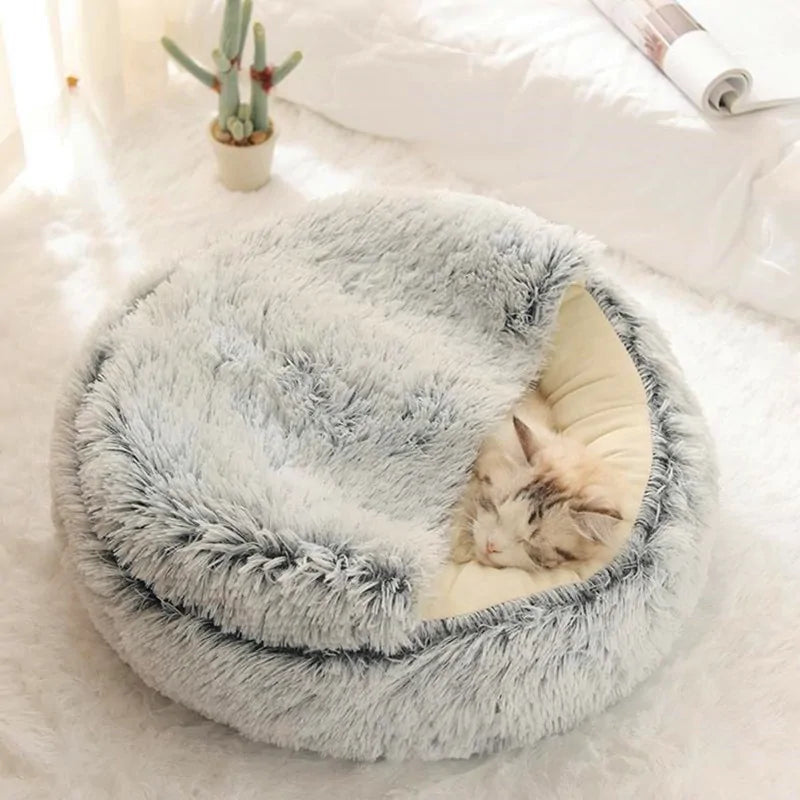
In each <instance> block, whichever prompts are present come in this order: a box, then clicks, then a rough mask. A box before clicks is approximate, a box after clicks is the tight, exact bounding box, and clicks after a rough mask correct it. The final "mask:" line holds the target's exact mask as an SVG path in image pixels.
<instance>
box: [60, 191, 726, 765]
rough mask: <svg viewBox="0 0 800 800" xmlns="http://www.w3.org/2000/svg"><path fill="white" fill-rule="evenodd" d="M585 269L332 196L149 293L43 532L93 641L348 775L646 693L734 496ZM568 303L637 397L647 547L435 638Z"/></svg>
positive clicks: (506, 239)
mask: <svg viewBox="0 0 800 800" xmlns="http://www.w3.org/2000/svg"><path fill="white" fill-rule="evenodd" d="M593 254H594V246H593V244H592V243H591V242H590V241H588V240H586V239H584V238H583V237H581V236H580V235H577V234H575V233H574V232H572V231H570V230H568V229H565V228H562V227H558V226H554V225H551V224H548V223H545V222H543V221H542V220H540V219H538V218H537V217H535V216H534V215H532V214H530V213H528V212H524V211H521V210H518V209H514V208H511V207H509V206H505V205H502V204H500V203H496V202H493V201H488V200H482V199H478V198H470V197H466V196H459V195H451V194H441V193H439V194H414V195H391V196H388V197H377V196H374V195H373V196H343V197H341V198H335V199H333V200H329V201H324V202H323V203H320V204H318V205H315V206H313V207H311V209H310V210H309V211H307V212H306V213H304V214H303V215H301V216H299V217H295V218H291V219H286V220H284V221H282V222H280V223H278V224H276V225H273V226H271V227H270V228H269V229H267V230H263V231H257V232H254V233H252V234H250V235H249V236H246V237H245V238H244V240H241V239H239V240H237V241H223V242H220V243H219V244H218V245H217V246H216V247H214V248H212V249H211V250H210V251H208V252H206V253H203V254H202V255H200V256H197V257H194V258H192V259H184V260H182V261H181V262H180V263H177V264H173V265H170V266H169V267H168V268H167V269H166V270H164V271H163V272H162V273H161V274H159V275H158V276H157V277H154V278H152V279H151V280H150V281H149V282H148V283H146V284H145V285H141V286H138V287H136V288H135V290H134V291H133V292H132V294H131V298H130V300H129V302H127V303H126V304H125V305H124V306H123V307H121V308H119V309H116V310H115V311H113V312H111V313H110V314H109V315H108V316H107V317H106V319H105V320H104V321H103V322H102V323H101V324H100V325H99V326H98V328H97V330H96V332H95V334H94V335H93V336H92V337H91V340H90V342H89V344H88V346H87V350H86V353H85V355H84V357H83V359H82V360H81V363H80V366H79V367H78V369H77V370H76V372H75V374H74V376H73V378H72V380H71V382H70V385H69V387H68V389H67V391H66V392H65V394H64V398H63V402H62V403H61V406H60V408H59V410H58V413H57V420H56V427H55V435H54V444H53V493H54V516H55V518H56V521H57V524H58V525H59V527H60V528H61V529H62V530H63V531H64V533H65V534H66V537H67V541H68V545H69V552H70V554H71V558H72V561H73V563H74V565H75V567H76V571H77V576H78V579H79V583H80V585H81V590H82V594H83V597H84V600H85V603H86V605H87V607H88V608H89V611H90V613H91V615H92V618H93V620H94V622H95V624H96V625H97V627H98V628H99V629H100V631H101V632H102V633H103V635H104V636H105V637H106V638H107V639H108V641H109V642H110V643H111V645H112V646H113V647H114V648H115V649H116V650H117V652H119V654H120V655H121V656H122V658H124V659H125V660H126V661H127V662H128V663H130V664H131V666H132V667H133V668H134V669H135V670H136V671H137V672H138V673H139V674H140V675H141V676H142V677H143V678H144V680H146V681H147V682H148V683H149V684H150V685H152V686H154V687H155V688H157V689H159V690H160V691H161V692H163V693H164V694H166V695H168V696H169V697H172V698H174V699H176V700H179V701H180V702H182V703H184V704H186V705H188V706H190V707H192V708H194V709H196V710H198V711H200V712H201V713H203V714H205V715H207V716H209V717H211V718H213V719H215V720H218V721H221V722H225V723H228V724H231V725H233V726H234V727H236V728H237V729H239V730H240V731H242V732H243V733H244V734H246V735H248V736H250V737H253V738H256V739H260V740H265V741H269V742H273V743H275V744H278V745H283V746H288V747H293V748H308V749H312V750H316V751H319V752H322V753H325V754H329V755H333V756H340V757H346V758H354V759H376V758H380V757H384V756H385V757H392V758H403V757H422V758H442V757H467V756H470V755H473V754H476V753H484V752H492V751H496V750H498V749H501V748H504V747H511V746H517V745H521V744H526V743H530V742H533V741H535V740H536V739H538V738H540V737H542V736H545V735H548V734H551V733H556V732H559V731H562V730H565V729H567V728H568V727H570V726H572V725H574V724H575V723H576V722H578V721H579V720H580V719H581V718H583V717H585V716H586V715H588V714H590V713H593V712H596V711H598V710H600V709H602V708H603V707H605V706H607V705H608V704H609V703H611V702H613V701H614V700H615V699H616V698H618V697H621V696H622V695H624V694H625V693H627V692H629V691H630V690H631V688H632V687H633V686H634V685H635V684H636V683H637V682H638V681H640V680H642V678H644V677H645V676H646V675H647V674H648V673H649V672H650V671H651V670H652V669H653V668H654V667H655V665H656V664H657V663H658V661H659V660H660V658H661V657H662V656H663V655H664V653H665V652H666V651H667V649H668V647H669V645H670V643H671V642H672V640H673V639H674V637H675V635H676V633H677V630H678V627H679V624H680V622H681V620H682V619H683V618H685V616H686V615H687V614H688V613H689V612H690V611H691V609H692V608H693V606H694V604H695V601H696V599H697V595H698V592H699V588H700V586H701V585H702V577H703V575H704V572H705V566H706V561H707V550H708V541H709V537H708V525H709V522H710V518H711V515H712V512H713V509H714V505H715V474H714V468H713V460H712V457H711V448H710V443H709V440H708V436H707V433H706V429H705V426H704V424H703V421H702V419H701V417H700V415H699V413H698V411H697V408H696V406H695V403H694V401H693V399H692V397H691V396H690V394H689V393H688V391H687V390H686V388H685V387H684V385H683V383H682V380H681V377H680V374H679V373H678V371H677V369H676V367H675V366H674V364H673V360H672V358H671V355H670V353H669V350H668V348H667V347H666V345H665V343H664V342H663V340H662V338H661V336H660V335H659V333H658V332H657V331H656V330H654V328H653V326H652V325H650V324H649V323H647V322H645V321H644V320H643V319H642V318H641V316H640V315H639V314H638V312H637V311H636V310H634V309H632V308H631V307H630V305H629V304H628V303H627V302H626V301H624V300H623V299H621V298H620V297H619V296H618V295H617V294H616V292H615V291H614V290H613V289H611V288H610V287H609V286H608V284H607V281H606V280H605V279H604V278H603V277H601V276H599V275H598V274H596V273H595V272H594V270H593V268H592V266H591V261H592V258H593ZM576 280H584V281H585V282H586V284H587V288H588V289H589V291H590V292H591V293H592V295H593V296H594V297H595V299H596V300H597V302H598V304H599V305H600V307H601V308H602V309H603V311H604V312H605V314H606V316H607V317H608V319H609V320H610V322H611V324H612V325H613V326H614V328H615V330H616V332H617V334H618V335H619V336H620V339H621V340H622V341H623V343H624V344H625V346H626V348H627V349H628V352H629V353H630V355H631V357H632V358H633V360H634V362H635V364H636V366H637V368H638V370H639V373H640V376H641V378H642V381H643V383H644V386H645V389H646V392H647V396H648V402H649V407H650V412H651V419H652V434H653V448H654V457H653V468H652V474H651V477H650V481H649V484H648V488H647V491H646V495H645V500H644V503H643V506H642V510H641V513H640V516H639V519H638V521H637V524H636V526H635V528H634V531H633V535H632V537H631V541H630V544H629V546H628V548H627V549H626V551H625V552H624V553H623V554H621V556H620V557H619V558H618V559H617V560H616V561H615V562H614V563H613V564H612V565H611V566H610V567H608V568H607V569H606V570H604V571H602V572H601V573H599V574H598V575H596V576H595V577H594V578H593V579H592V580H591V581H589V582H588V583H585V584H582V585H579V586H575V587H565V588H563V589H559V590H556V591H553V592H549V593H546V594H543V595H539V596H535V597H531V598H526V599H522V600H518V601H514V602H510V603H505V604H503V605H500V606H496V607H494V608H491V609H488V610H486V611H482V612H478V613H475V614H470V615H466V616H463V617H459V618H455V619H448V620H442V621H429V622H421V621H420V620H419V617H418V611H417V608H418V603H419V600H420V597H421V596H422V595H423V594H424V592H425V589H426V588H427V585H428V582H429V580H430V578H431V577H432V575H433V574H434V573H435V571H436V570H437V569H438V568H439V566H440V565H441V563H442V561H443V560H444V558H445V557H446V550H447V536H446V531H447V521H448V517H449V514H450V511H451V508H452V506H453V503H454V501H455V500H456V498H457V497H458V496H459V494H460V492H461V491H462V489H463V486H464V484H465V482H466V480H467V477H468V471H469V466H470V463H471V460H472V458H473V456H474V453H475V452H476V450H477V448H478V445H479V443H480V441H481V440H482V438H483V437H484V435H485V433H486V431H487V430H488V429H489V428H490V427H491V426H492V424H493V423H494V422H495V421H496V420H497V419H498V418H499V416H500V415H502V414H503V413H504V412H505V410H506V409H507V408H508V407H509V406H510V405H511V403H512V402H513V400H514V399H515V398H516V397H517V396H518V395H519V394H520V393H521V392H522V390H523V389H524V387H525V386H526V385H527V384H528V383H529V382H531V381H533V380H535V379H536V377H537V374H538V371H539V369H540V368H541V365H542V362H543V360H544V358H545V357H546V354H547V344H548V342H549V340H550V337H551V334H552V328H553V324H554V321H555V317H556V313H557V310H558V305H559V301H560V298H561V296H562V294H563V291H564V290H565V288H566V287H567V286H568V285H569V284H570V283H572V282H574V281H576Z"/></svg>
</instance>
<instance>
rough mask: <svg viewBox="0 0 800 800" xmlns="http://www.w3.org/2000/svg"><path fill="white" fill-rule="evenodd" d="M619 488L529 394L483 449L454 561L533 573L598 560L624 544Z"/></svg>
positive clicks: (458, 523) (459, 522)
mask: <svg viewBox="0 0 800 800" xmlns="http://www.w3.org/2000/svg"><path fill="white" fill-rule="evenodd" d="M618 493H619V480H618V478H617V477H616V475H614V474H613V472H612V471H611V470H610V469H609V467H608V466H607V465H606V464H605V463H603V462H602V461H601V460H600V459H599V458H597V457H595V456H593V455H592V454H591V453H590V452H589V451H588V450H587V449H586V448H585V447H584V446H583V445H582V444H580V443H579V442H577V441H575V440H574V439H570V438H569V437H568V436H566V435H564V434H562V433H557V432H556V431H555V430H554V429H553V426H552V420H551V418H550V410H549V408H548V407H547V405H546V404H545V403H544V401H543V400H541V399H540V398H539V397H538V396H537V395H536V394H534V393H529V394H528V395H526V397H525V398H524V399H523V401H522V402H521V403H519V404H518V405H517V407H516V408H515V409H514V414H513V416H510V417H509V418H507V419H506V420H504V421H503V423H502V424H501V425H500V426H499V428H498V430H496V431H495V432H494V433H493V434H491V435H490V436H489V437H488V439H487V440H486V442H485V443H484V445H483V447H482V448H481V451H480V453H479V455H478V458H477V459H476V462H475V466H474V470H473V476H472V478H471V480H470V484H469V486H468V488H467V491H466V493H465V496H464V499H463V501H462V504H461V506H460V508H459V509H458V511H457V514H456V518H455V520H454V525H455V536H454V545H453V560H454V561H455V562H457V563H463V562H466V561H470V560H476V561H479V562H480V563H481V564H486V565H489V566H493V567H520V568H521V569H525V570H528V571H531V572H536V571H538V570H542V569H553V568H555V567H562V566H563V567H566V568H568V569H576V568H578V567H579V566H581V565H586V564H587V563H589V562H594V563H596V564H597V566H598V567H599V566H600V565H601V564H604V563H607V562H608V561H610V560H611V558H612V557H613V556H614V554H615V553H616V551H617V550H618V549H619V547H620V545H621V544H622V542H621V541H619V536H615V529H616V523H617V522H618V521H619V520H620V519H621V518H622V515H621V512H620V508H619V503H618V501H617V496H618Z"/></svg>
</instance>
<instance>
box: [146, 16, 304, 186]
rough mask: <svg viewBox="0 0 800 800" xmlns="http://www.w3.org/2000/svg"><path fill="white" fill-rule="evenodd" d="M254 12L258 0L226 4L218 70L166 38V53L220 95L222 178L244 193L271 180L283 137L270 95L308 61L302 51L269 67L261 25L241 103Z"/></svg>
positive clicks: (216, 128)
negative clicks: (244, 61) (271, 111)
mask: <svg viewBox="0 0 800 800" xmlns="http://www.w3.org/2000/svg"><path fill="white" fill-rule="evenodd" d="M252 12H253V3H252V0H244V2H242V0H225V10H224V13H223V17H222V33H221V34H220V43H219V47H218V48H217V49H216V50H214V52H213V53H212V54H211V57H212V59H213V61H214V66H215V69H214V71H211V70H208V69H206V68H205V67H203V66H201V65H200V64H198V63H197V62H196V61H195V60H194V59H193V58H191V57H190V56H188V55H187V54H186V53H184V52H183V50H181V49H180V47H178V45H177V44H175V42H173V41H172V39H170V38H168V37H167V36H164V37H163V38H162V39H161V44H162V45H163V46H164V49H165V50H166V51H167V53H169V54H170V55H171V56H172V57H173V58H174V59H175V61H177V62H178V64H180V65H181V66H182V67H183V68H184V69H185V70H186V71H187V72H189V73H190V74H191V75H193V76H194V77H195V78H197V79H198V80H199V81H200V82H201V83H203V84H205V85H206V86H208V87H209V88H210V89H213V90H214V91H215V92H217V94H218V95H219V102H218V105H217V116H216V117H215V118H214V119H213V120H212V122H211V125H210V127H209V133H210V136H211V143H212V145H213V148H214V152H215V153H216V156H217V164H218V167H219V175H220V179H221V180H222V182H223V184H225V186H227V187H228V188H229V189H234V190H238V191H251V190H253V189H258V188H259V187H261V186H263V185H264V184H265V183H266V182H267V181H268V180H269V175H270V169H271V167H272V155H273V152H274V151H275V139H276V137H277V131H276V130H275V125H274V123H273V121H272V120H271V119H270V117H269V108H268V102H267V101H268V95H269V91H270V89H271V88H272V87H273V86H275V85H276V84H278V83H280V82H281V81H282V80H283V79H284V78H285V77H286V76H287V75H288V74H289V73H290V72H291V71H292V70H293V69H294V68H295V67H296V66H297V65H298V64H299V63H300V60H301V59H302V57H303V55H302V53H301V52H300V51H299V50H296V51H295V52H294V53H292V54H291V55H290V56H289V57H288V58H287V59H286V60H285V61H284V62H283V63H282V64H279V65H278V66H267V48H266V41H265V39H264V26H263V25H262V24H261V23H260V22H256V23H255V24H254V25H253V38H254V40H255V55H254V59H253V64H252V65H251V67H250V102H249V103H242V102H240V99H239V69H240V68H241V61H242V50H243V49H244V43H245V39H246V38H247V29H248V26H249V24H250V15H251V14H252Z"/></svg>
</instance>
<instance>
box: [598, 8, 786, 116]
mask: <svg viewBox="0 0 800 800" xmlns="http://www.w3.org/2000/svg"><path fill="white" fill-rule="evenodd" d="M592 2H593V3H594V4H595V5H596V6H597V7H598V8H599V9H600V11H602V12H603V13H604V14H605V15H606V16H607V17H608V18H609V19H610V20H611V21H612V22H613V23H614V24H615V25H616V26H617V28H619V29H620V31H622V33H624V34H625V35H626V36H627V37H628V39H630V40H631V42H633V44H634V45H635V46H636V47H637V48H638V49H639V50H640V51H641V52H642V53H643V54H644V55H646V56H647V57H648V58H649V59H650V60H651V61H652V62H653V63H654V64H655V65H656V66H657V67H658V68H659V69H660V70H661V71H662V72H663V73H664V74H665V75H666V76H667V77H668V78H669V79H670V80H671V81H672V82H673V83H674V84H675V85H676V86H677V87H678V88H679V89H680V90H681V91H682V92H683V93H684V94H685V95H686V96H687V97H688V98H689V99H690V100H691V101H692V102H693V103H694V104H695V105H696V106H697V107H698V108H699V109H700V110H702V111H704V112H706V113H709V114H714V115H717V116H729V115H732V114H746V113H748V112H750V111H756V110H758V109H761V108H769V107H771V106H779V105H784V104H787V103H794V102H798V101H800V86H798V84H797V76H796V75H793V74H791V75H788V74H783V73H782V70H781V68H780V64H779V63H778V62H776V63H774V64H770V63H766V64H763V65H762V66H761V67H760V68H759V70H758V71H757V72H756V73H755V75H754V74H753V72H752V71H751V70H750V69H748V68H747V67H745V66H744V63H743V59H742V58H741V57H740V56H734V55H732V54H731V53H730V52H728V51H727V50H726V49H725V47H724V46H723V45H722V44H721V43H720V42H718V41H717V40H716V39H715V38H714V37H713V36H712V35H711V34H710V33H709V32H708V31H707V30H706V29H705V28H704V27H703V26H702V25H701V24H700V23H699V22H698V21H697V20H696V19H695V18H694V17H693V16H692V15H691V14H690V13H689V11H688V10H687V9H686V8H685V6H684V5H682V4H681V3H675V2H667V0H592ZM798 2H799V4H800V0H798ZM693 5H694V6H695V7H697V6H698V3H697V2H695V3H694V4H693ZM700 5H702V4H700ZM745 9H746V7H745ZM696 13H697V12H696ZM731 13H736V14H738V15H739V16H740V17H741V16H745V15H746V13H747V12H746V10H744V11H743V10H742V9H741V7H739V9H733V8H732V9H731ZM743 24H747V23H746V21H743ZM787 71H788V70H784V72H787ZM792 72H793V71H792Z"/></svg>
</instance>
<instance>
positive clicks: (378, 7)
mask: <svg viewBox="0 0 800 800" xmlns="http://www.w3.org/2000/svg"><path fill="white" fill-rule="evenodd" d="M213 5H215V3H214V2H211V0H196V2H195V6H196V9H197V17H196V20H195V22H194V23H193V25H192V29H193V30H194V33H195V37H196V41H195V44H196V45H197V46H198V49H197V52H201V53H203V52H206V51H209V52H210V49H211V47H212V46H213V45H212V42H213V40H214V37H216V34H217V18H216V16H213V15H212V16H209V15H208V14H207V13H204V12H207V10H208V8H209V6H213ZM699 5H700V4H699V3H698V2H695V4H694V5H693V6H692V8H693V10H695V11H696V8H697V7H698V6H699ZM703 5H704V6H706V7H710V8H711V12H712V13H711V14H710V16H711V19H710V20H709V23H708V24H709V25H711V23H715V24H716V25H717V26H719V25H720V24H721V25H722V28H723V32H725V33H727V34H728V35H729V38H730V36H731V35H732V34H731V31H730V30H729V29H730V28H731V27H733V28H734V30H733V34H735V33H736V31H737V30H739V31H740V30H741V28H742V27H743V24H742V22H741V20H742V18H744V19H747V15H748V14H749V15H751V18H752V19H753V25H752V27H753V28H756V29H757V30H754V31H753V36H752V42H753V47H754V51H755V52H757V53H758V55H759V57H760V60H761V62H762V63H763V62H764V61H765V60H767V61H769V57H767V58H766V59H765V57H764V53H765V51H766V52H767V53H768V55H769V56H771V55H777V56H780V57H781V58H783V59H784V60H786V59H788V61H787V62H786V63H787V64H788V66H787V69H790V68H791V64H794V70H795V71H796V72H797V81H798V85H800V50H798V47H797V44H796V43H797V41H798V39H800V12H798V10H797V6H796V4H792V3H789V2H784V0H764V2H763V3H754V2H753V0H727V2H725V3H719V2H716V3H715V2H711V0H706V2H705V3H704V4H703ZM756 6H757V8H755V7H756ZM696 13H697V12H696ZM756 13H757V16H755V17H753V16H752V15H753V14H756ZM257 16H259V17H261V18H263V19H264V21H265V23H266V27H267V31H268V35H269V38H270V42H271V45H270V48H271V53H272V56H273V57H274V58H275V59H276V60H279V59H280V58H282V57H283V56H284V55H285V54H286V52H288V51H289V50H291V49H293V48H295V47H299V48H301V49H302V50H303V51H304V53H305V61H304V63H303V65H302V67H301V69H299V70H297V72H296V73H295V74H293V75H292V77H291V79H290V80H287V81H286V82H285V83H283V84H281V87H280V91H281V93H282V94H283V95H284V96H285V97H287V98H288V99H290V100H293V101H295V102H299V103H302V104H303V105H306V106H308V107H309V108H312V109H314V110H316V111H319V112H321V113H322V114H324V115H325V116H327V117H329V118H330V119H333V120H335V121H336V122H338V123H340V124H342V125H344V126H345V127H348V128H352V129H356V130H360V131H366V132H369V133H373V134H378V135H380V136H386V137H395V138H401V139H405V140H408V141H412V142H415V143H417V144H418V146H419V148H420V150H421V151H422V152H423V153H424V154H425V155H426V157H427V158H429V159H432V160H434V161H436V162H437V163H439V164H441V165H443V166H445V167H447V168H450V169H452V170H453V171H454V172H455V173H456V174H458V175H460V176H461V177H464V178H468V179H470V180H473V181H476V182H478V183H479V185H481V186H482V187H485V189H486V190H487V191H491V192H492V193H493V194H495V195H497V196H499V197H502V198H503V199H505V200H509V201H511V202H516V203H520V204H523V205H527V206H530V207H531V208H533V209H535V210H536V211H538V212H539V213H541V214H543V215H544V216H547V217H550V218H552V219H555V220H557V221H561V222H567V223H570V224H573V225H577V226H578V227H581V228H583V229H584V230H587V231H589V232H590V233H593V234H595V235H596V236H598V237H599V238H601V239H602V240H604V241H605V242H607V243H609V244H610V245H612V246H614V247H617V248H619V249H621V250H623V251H625V252H627V253H629V254H631V255H633V256H635V257H637V258H639V259H642V260H644V261H646V262H647V263H649V264H651V265H652V266H654V267H655V268H656V269H659V270H661V271H662V272H665V273H668V274H671V275H675V276H677V277H679V278H681V279H682V280H684V281H687V282H688V283H690V284H691V285H693V286H697V287H700V288H703V289H705V290H708V291H710V292H711V293H715V294H716V293H719V292H722V293H725V294H728V295H729V296H732V297H734V298H736V299H738V300H741V301H744V302H746V303H748V304H750V305H752V306H755V307H756V308H759V309H762V310H764V311H769V312H772V313H776V314H780V315H784V316H787V317H790V318H794V319H800V229H798V225H797V222H798V220H800V109H798V108H788V109H783V110H773V111H767V112H761V113H759V114H756V115H753V116H750V117H748V118H741V119H723V120H710V119H706V118H704V117H703V116H702V115H701V114H700V113H699V112H698V111H697V109H696V108H695V107H694V106H693V105H692V104H691V103H690V102H689V101H688V100H686V99H685V98H684V97H683V95H682V94H681V93H680V92H679V91H678V90H677V89H676V88H675V87H674V86H673V85H672V84H671V83H670V82H669V81H668V80H667V79H666V78H665V77H664V76H663V75H662V74H661V73H660V72H658V70H657V69H656V68H655V67H654V66H653V65H652V64H650V63H649V62H648V61H647V60H646V59H645V58H644V57H643V56H642V55H641V54H640V53H638V52H637V51H636V50H635V49H634V47H633V46H632V45H631V44H630V43H629V42H628V41H627V40H626V39H625V38H624V37H623V36H622V35H621V34H620V33H619V32H617V31H616V30H615V29H614V28H613V26H612V25H611V23H609V22H608V21H607V20H606V19H605V18H604V17H603V16H602V15H601V14H600V13H599V12H598V11H597V10H596V9H595V8H594V6H592V4H591V2H589V0H558V1H557V2H554V0H503V2H502V3H500V2H486V0H347V1H346V2H341V1H340V2H331V0H305V1H304V2H302V3H290V2H285V1H284V0H264V2H262V3H260V4H258V5H257ZM732 18H735V19H733V21H734V22H737V23H738V24H737V25H733V26H732V25H731V24H730V22H731V19H732ZM700 19H701V22H702V21H705V20H704V18H703V17H702V16H700ZM726 21H727V22H728V24H727V25H726V24H725V23H726ZM765 21H766V22H765ZM767 23H769V24H767ZM190 38H191V37H190ZM733 40H734V41H733V44H734V45H736V44H739V42H738V41H737V40H736V36H735V35H733ZM792 43H794V46H793V47H792ZM734 49H736V48H734ZM792 59H794V61H792Z"/></svg>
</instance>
